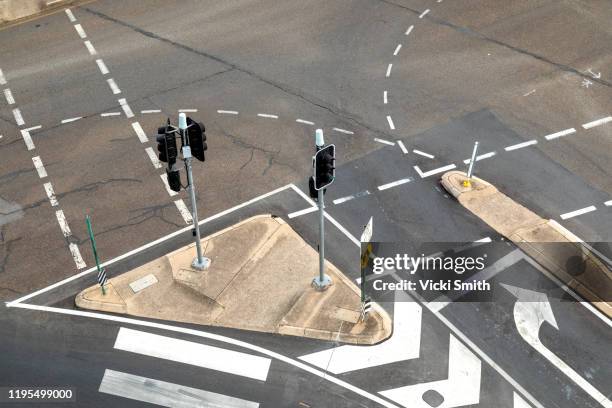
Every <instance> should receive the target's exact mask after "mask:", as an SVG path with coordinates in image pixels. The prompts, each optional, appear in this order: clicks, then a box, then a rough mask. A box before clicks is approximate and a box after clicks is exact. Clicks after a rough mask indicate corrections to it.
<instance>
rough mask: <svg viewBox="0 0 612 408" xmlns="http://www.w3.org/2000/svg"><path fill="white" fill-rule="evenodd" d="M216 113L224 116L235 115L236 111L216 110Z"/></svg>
mask: <svg viewBox="0 0 612 408" xmlns="http://www.w3.org/2000/svg"><path fill="white" fill-rule="evenodd" d="M217 113H221V114H225V115H237V114H238V111H233V110H222V109H221V110H218V111H217Z"/></svg>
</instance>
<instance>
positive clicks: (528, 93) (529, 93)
mask: <svg viewBox="0 0 612 408" xmlns="http://www.w3.org/2000/svg"><path fill="white" fill-rule="evenodd" d="M535 91H536V90H535V89H532V90H531V91H529V92H527V93H525V94H523V96H529V95H531V94H532V93H535Z"/></svg>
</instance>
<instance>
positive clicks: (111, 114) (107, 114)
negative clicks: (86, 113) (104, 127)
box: [100, 112, 121, 118]
mask: <svg viewBox="0 0 612 408" xmlns="http://www.w3.org/2000/svg"><path fill="white" fill-rule="evenodd" d="M119 115H121V112H106V113H101V114H100V116H102V117H103V118H105V117H107V116H119Z"/></svg>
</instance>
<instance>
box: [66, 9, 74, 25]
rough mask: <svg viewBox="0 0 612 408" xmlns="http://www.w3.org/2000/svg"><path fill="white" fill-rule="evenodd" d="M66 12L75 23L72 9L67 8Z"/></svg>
mask: <svg viewBox="0 0 612 408" xmlns="http://www.w3.org/2000/svg"><path fill="white" fill-rule="evenodd" d="M66 14H67V15H68V19H69V20H70V22H71V23H74V22H75V21H76V18H75V17H74V14H72V10H70V9H66Z"/></svg>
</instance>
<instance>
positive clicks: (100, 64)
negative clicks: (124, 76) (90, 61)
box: [96, 59, 109, 75]
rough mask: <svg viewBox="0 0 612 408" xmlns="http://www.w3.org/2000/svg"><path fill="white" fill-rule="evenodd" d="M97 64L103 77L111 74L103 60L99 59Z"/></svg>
mask: <svg viewBox="0 0 612 408" xmlns="http://www.w3.org/2000/svg"><path fill="white" fill-rule="evenodd" d="M96 64H98V69H99V70H100V72H101V73H102V75H106V74H108V73H109V71H108V68H107V67H106V64H105V63H104V61H103V60H102V59H97V60H96Z"/></svg>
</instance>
